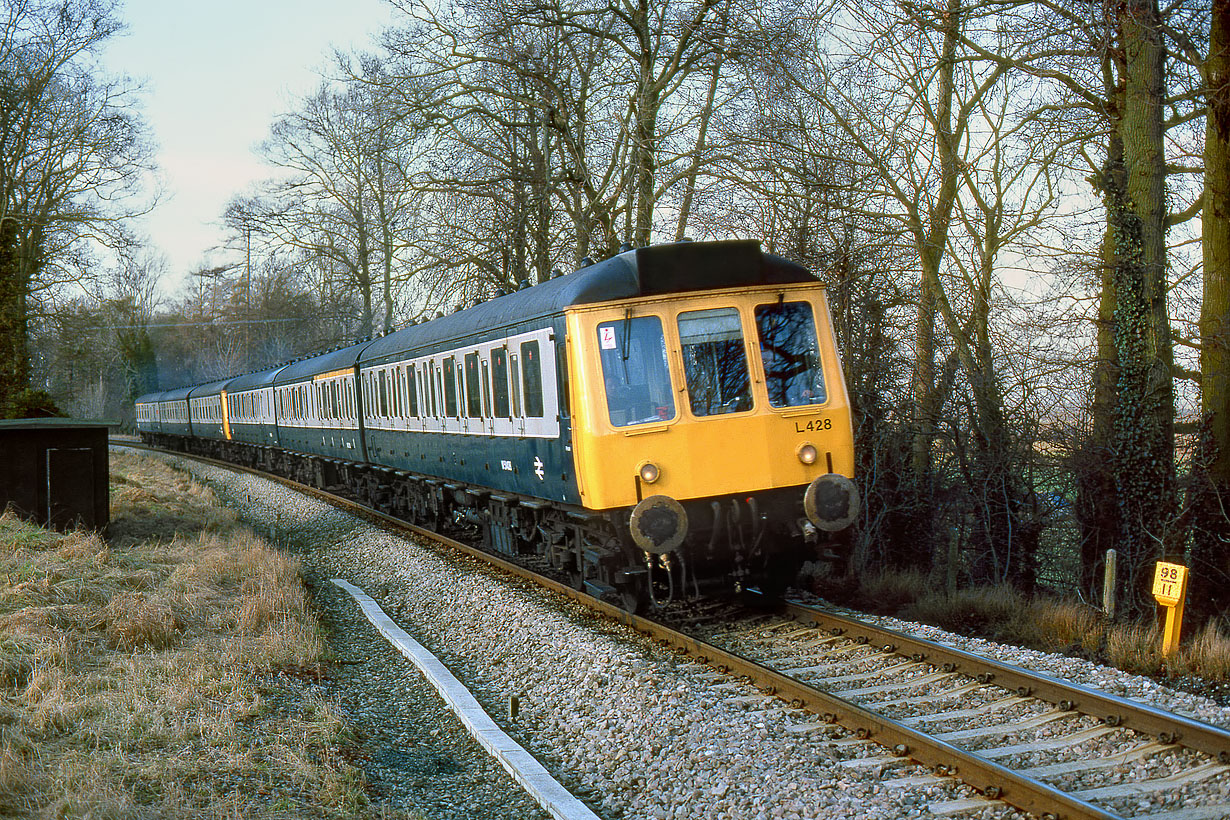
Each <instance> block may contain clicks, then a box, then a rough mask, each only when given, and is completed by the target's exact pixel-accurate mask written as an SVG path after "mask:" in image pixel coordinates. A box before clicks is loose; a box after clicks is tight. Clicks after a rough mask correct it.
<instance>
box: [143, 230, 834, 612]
mask: <svg viewBox="0 0 1230 820" xmlns="http://www.w3.org/2000/svg"><path fill="white" fill-rule="evenodd" d="M136 411H137V424H138V428H139V430H140V432H141V435H142V437H143V438H144V439H146V441H148V442H150V443H153V444H156V445H159V446H164V447H169V448H173V449H179V450H184V451H188V452H194V453H199V454H202V455H208V456H212V457H215V458H221V459H225V460H229V461H233V462H236V463H240V464H245V465H248V466H252V467H257V468H260V469H264V470H267V471H270V472H275V473H278V474H281V475H285V476H287V477H289V478H293V479H296V480H299V481H302V482H305V483H309V484H312V485H315V486H319V487H322V488H326V489H332V490H342V491H346V492H349V493H351V494H353V495H356V496H358V497H359V498H361V499H363V500H364V501H365V502H366V503H368V504H370V505H372V506H373V507H375V508H377V509H380V510H382V511H385V512H388V513H391V514H394V515H397V516H401V517H404V518H407V519H408V520H411V521H413V522H415V523H418V524H421V525H423V526H425V527H427V528H429V529H436V528H440V527H443V526H448V525H465V526H472V527H475V528H477V529H478V530H479V531H480V532H481V534H482V538H483V541H484V543H485V544H486V545H487V546H489V547H490V548H492V549H495V550H498V551H500V552H503V553H508V554H527V553H531V554H538V555H540V556H542V557H544V558H545V559H546V560H548V561H549V562H550V564H551V565H552V566H554V567H556V568H557V569H559V570H561V571H564V572H567V573H568V574H569V575H570V577H571V578H572V579H573V581H574V583H575V584H576V585H577V586H578V587H579V588H588V589H589V590H590V591H591V592H593V593H596V594H608V595H615V596H617V597H618V598H619V599H621V600H622V602H623V603H624V605H625V606H628V607H630V608H636V607H639V606H641V605H642V604H644V603H645V602H647V601H649V600H651V599H652V600H655V601H659V602H661V601H663V600H665V599H667V598H669V597H673V596H681V595H685V594H686V595H694V594H702V593H701V587H702V586H704V587H706V588H714V587H717V586H724V587H727V588H736V587H741V586H761V587H770V586H779V585H781V584H782V583H784V582H786V581H788V580H789V579H790V578H791V577H792V576H793V574H794V572H795V571H797V569H798V567H799V566H800V564H801V563H802V562H803V561H804V560H806V559H807V558H808V557H809V556H811V555H813V554H814V553H815V551H816V548H817V544H818V543H819V541H820V538H821V534H822V533H826V532H829V533H831V532H835V531H837V530H841V529H843V528H844V527H846V526H848V525H849V524H850V523H851V522H852V521H853V520H854V518H855V516H856V515H857V513H858V493H857V490H856V488H855V485H854V483H853V482H852V481H851V477H852V476H853V469H854V454H853V435H852V428H851V418H850V408H849V403H848V400H847V396H846V391H845V385H844V382H843V379H842V374H841V365H840V362H839V360H838V356H837V351H836V349H835V347H834V344H833V331H832V326H831V324H830V320H829V314H828V307H827V303H826V302H825V296H824V288H823V286H822V285H821V284H820V283H819V282H818V281H817V280H816V279H815V277H814V276H812V275H811V274H810V273H809V272H808V271H806V270H805V269H804V268H802V267H800V266H798V265H795V264H793V263H790V262H788V261H786V260H784V259H782V258H780V257H777V256H774V255H771V254H765V253H762V252H761V249H760V245H759V243H757V242H753V241H731V242H706V243H700V242H695V243H694V242H684V243H678V244H672V245H657V246H652V247H648V248H640V249H636V250H632V251H627V252H625V253H621V254H619V255H618V256H615V257H612V258H610V259H608V260H606V261H604V262H600V263H598V264H594V265H589V266H587V267H584V268H582V269H580V270H578V271H576V272H574V273H571V274H568V275H566V276H559V277H556V278H554V279H551V280H549V281H547V282H543V283H541V284H539V285H536V286H534V287H527V288H523V289H521V290H519V291H516V292H514V293H510V294H506V295H502V296H499V297H496V298H494V299H491V300H489V301H486V302H483V303H481V304H478V305H476V306H474V307H471V308H468V309H466V310H460V311H457V312H455V313H452V314H450V315H448V316H444V317H440V318H437V319H434V320H431V321H426V322H422V323H419V324H415V325H412V326H409V327H406V328H404V329H402V330H400V331H397V332H395V333H390V334H388V335H386V336H383V337H381V338H378V339H375V340H372V341H367V342H363V343H361V344H356V345H353V346H351V347H346V348H342V349H339V350H334V351H330V352H328V353H324V354H321V355H317V356H312V357H309V358H305V359H302V360H299V361H296V362H292V363H290V364H286V365H283V366H280V367H274V368H270V369H268V370H263V371H259V372H254V373H248V374H245V375H242V376H237V377H234V378H231V379H224V380H221V381H216V382H211V383H209V384H201V385H197V386H195V387H185V388H180V389H177V390H169V391H165V392H162V393H154V394H150V395H146V396H142V397H141V398H139V399H138V400H137V406H136Z"/></svg>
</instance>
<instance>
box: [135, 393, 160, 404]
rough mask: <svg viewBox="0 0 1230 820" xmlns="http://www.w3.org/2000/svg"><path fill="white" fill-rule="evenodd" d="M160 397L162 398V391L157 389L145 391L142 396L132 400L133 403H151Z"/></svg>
mask: <svg viewBox="0 0 1230 820" xmlns="http://www.w3.org/2000/svg"><path fill="white" fill-rule="evenodd" d="M161 399H162V391H161V390H159V391H158V392H157V393H146V394H145V395H143V396H137V398H136V400H135V401H133V404H153V403H154V402H156V401H160V400H161Z"/></svg>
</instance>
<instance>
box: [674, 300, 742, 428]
mask: <svg viewBox="0 0 1230 820" xmlns="http://www.w3.org/2000/svg"><path fill="white" fill-rule="evenodd" d="M678 321H679V343H680V345H681V346H682V349H683V374H684V377H685V378H686V380H687V384H688V402H689V406H690V407H691V409H692V415H694V416H716V415H720V414H722V413H738V412H741V411H743V410H751V409H752V383H751V378H750V377H749V376H748V371H747V353H746V352H745V349H744V346H743V324H742V321H741V320H740V319H739V311H738V310H736V309H735V308H715V309H713V310H691V311H687V312H685V313H680V314H679V320H678Z"/></svg>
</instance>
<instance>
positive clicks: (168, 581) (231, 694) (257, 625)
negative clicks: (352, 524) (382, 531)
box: [0, 454, 369, 818]
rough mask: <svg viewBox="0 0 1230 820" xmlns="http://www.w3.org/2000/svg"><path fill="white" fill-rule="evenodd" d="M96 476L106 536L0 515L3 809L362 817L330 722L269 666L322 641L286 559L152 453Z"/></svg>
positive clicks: (48, 813)
mask: <svg viewBox="0 0 1230 820" xmlns="http://www.w3.org/2000/svg"><path fill="white" fill-rule="evenodd" d="M111 481H112V487H111V509H112V528H111V536H110V538H109V539H108V540H106V541H104V540H102V539H100V538H99V537H98V536H97V535H95V534H92V533H71V534H56V533H50V532H47V531H45V530H42V529H39V528H37V527H33V526H30V525H28V524H25V523H23V522H21V521H20V520H18V519H17V518H15V517H13V516H12V515H7V514H6V515H4V516H3V517H0V815H4V816H11V815H16V816H25V817H98V818H128V817H151V816H157V817H201V818H213V817H217V818H222V817H227V818H232V817H234V818H238V817H253V816H262V817H303V816H307V817H321V816H325V817H337V816H343V817H345V816H366V812H367V811H368V810H369V806H368V804H367V798H366V796H365V791H364V783H363V779H362V775H361V773H360V772H359V771H358V770H357V769H355V768H354V767H352V766H350V765H349V764H348V763H347V762H346V761H345V760H344V759H343V757H342V752H341V751H340V750H341V749H344V748H345V747H346V744H347V742H348V737H347V732H346V728H345V725H344V724H343V722H342V721H341V720H339V719H338V717H337V716H336V714H335V713H333V712H332V711H331V710H330V708H329V705H328V704H327V703H326V702H324V701H323V700H322V699H320V698H319V697H318V696H313V695H312V694H311V691H312V690H311V688H310V687H307V688H305V687H290V688H281V687H279V685H278V683H277V681H278V680H279V678H278V677H277V676H276V675H272V674H271V673H275V672H279V671H281V672H289V673H291V674H292V675H298V676H302V675H304V674H305V673H310V672H314V671H317V672H318V671H319V669H320V664H321V663H322V661H323V659H324V657H325V653H326V646H325V643H324V641H323V638H322V633H321V629H320V626H319V625H318V623H317V622H316V620H315V618H314V616H313V615H312V612H311V610H310V608H309V602H308V599H307V595H306V592H305V589H304V586H303V583H302V581H301V579H300V576H299V572H298V566H297V564H296V562H295V561H294V560H293V559H291V558H288V557H287V556H285V555H283V554H282V553H279V552H277V551H276V550H274V549H271V548H270V547H269V546H267V545H266V544H264V543H263V542H262V541H261V540H260V539H259V538H257V537H256V536H255V535H254V534H253V533H252V532H251V531H249V530H247V529H245V528H244V527H242V526H241V525H240V524H239V522H238V521H237V519H236V517H235V515H234V513H232V512H231V511H229V510H227V509H225V508H222V507H219V506H217V505H216V502H215V499H214V498H213V496H212V494H211V493H210V492H209V491H208V490H207V489H205V488H203V487H202V486H200V485H198V484H195V483H193V482H191V481H189V480H188V478H187V477H186V476H185V475H184V474H182V473H180V472H177V471H175V470H172V469H171V468H169V467H167V466H166V465H164V464H162V463H160V462H157V461H155V460H152V459H147V458H142V457H139V456H129V455H122V454H112V460H111ZM282 680H285V678H282ZM305 693H306V694H305Z"/></svg>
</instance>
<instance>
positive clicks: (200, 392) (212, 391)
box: [188, 376, 235, 399]
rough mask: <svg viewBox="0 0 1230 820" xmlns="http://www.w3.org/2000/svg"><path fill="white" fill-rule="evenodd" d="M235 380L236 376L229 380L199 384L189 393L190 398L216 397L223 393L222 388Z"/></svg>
mask: <svg viewBox="0 0 1230 820" xmlns="http://www.w3.org/2000/svg"><path fill="white" fill-rule="evenodd" d="M234 380H235V377H234V376H230V377H229V378H225V379H219V380H218V381H213V382H205V383H204V384H198V385H196V386H195V387H193V388H192V389H190V390H189V391H188V397H189V398H192V399H196V398H200V397H201V396H216V395H218V394H219V393H221V392H222V388H224V387H226V386H227V385H228V384H230V383H231V382H233V381H234Z"/></svg>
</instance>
